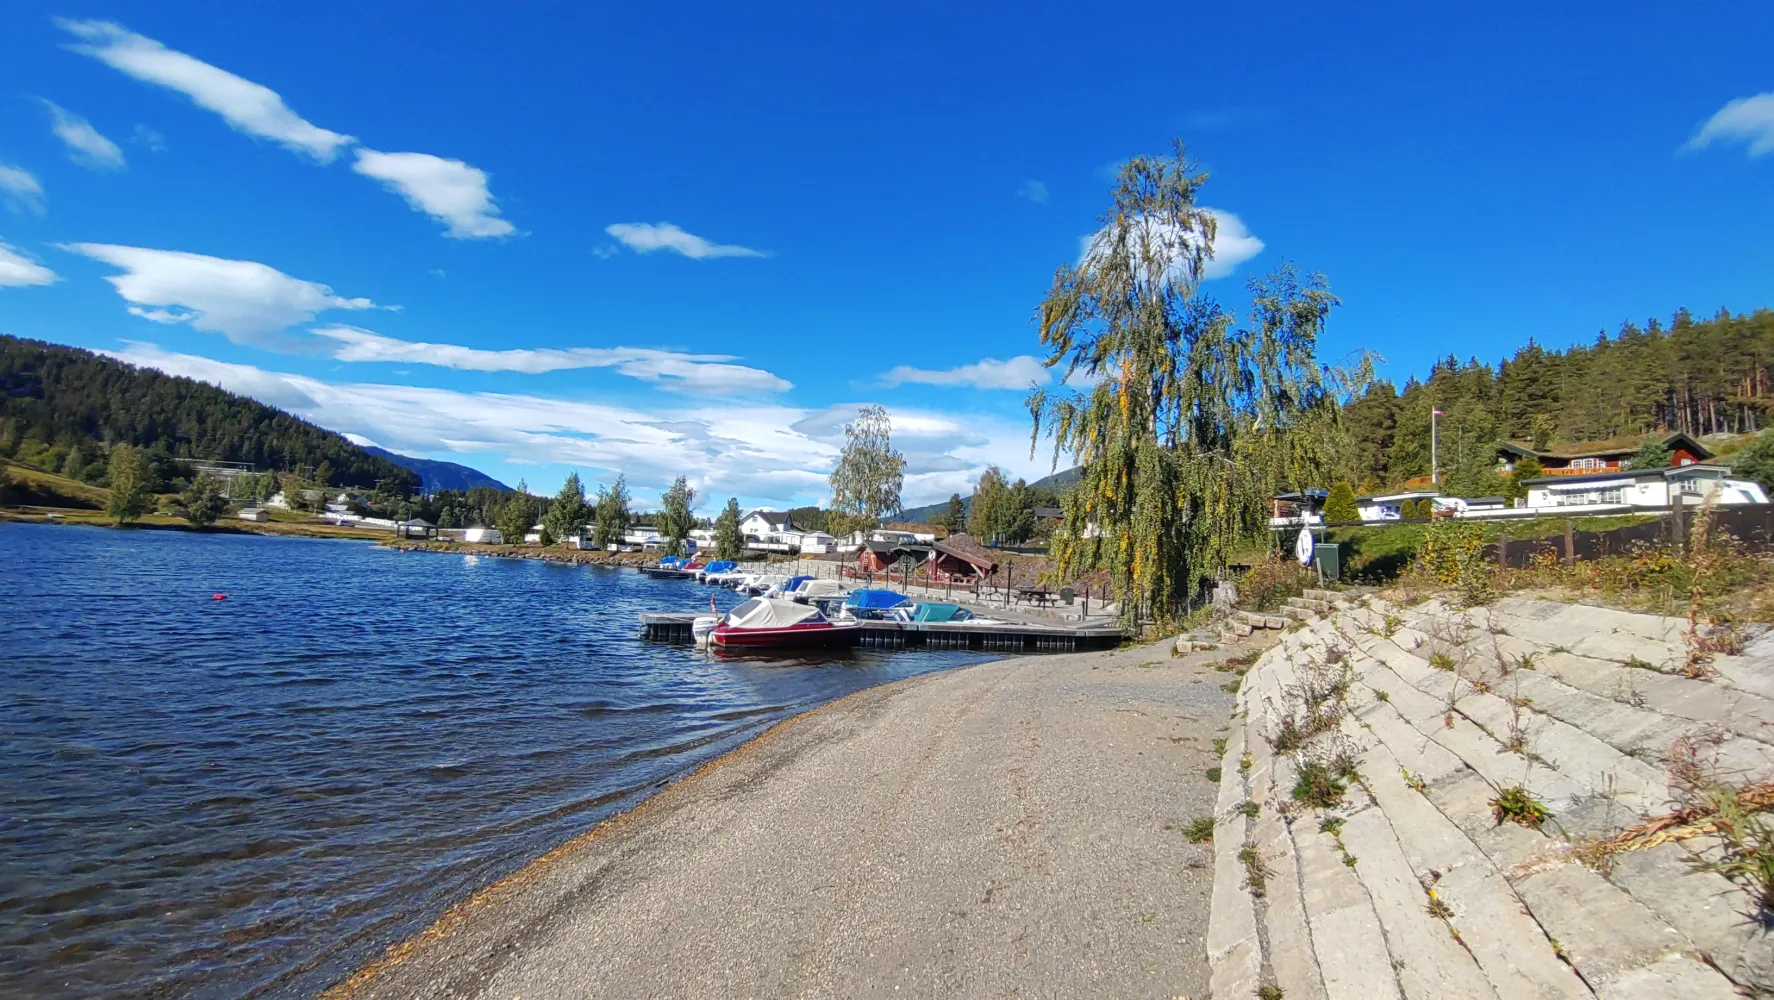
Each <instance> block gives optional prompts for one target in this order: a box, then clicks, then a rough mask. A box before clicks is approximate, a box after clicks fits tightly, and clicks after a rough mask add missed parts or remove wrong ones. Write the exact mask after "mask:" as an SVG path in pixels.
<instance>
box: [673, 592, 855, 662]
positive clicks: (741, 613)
mask: <svg viewBox="0 0 1774 1000" xmlns="http://www.w3.org/2000/svg"><path fill="white" fill-rule="evenodd" d="M692 627H694V626H692ZM861 634H862V626H861V625H860V624H859V623H857V622H836V623H834V622H832V621H830V620H828V619H827V618H826V617H825V615H823V614H820V612H819V609H818V608H815V607H811V606H809V605H806V604H796V603H795V602H793V601H784V600H780V599H777V598H771V597H754V598H752V599H751V600H749V601H743V602H741V603H740V604H739V605H738V606H737V607H735V608H734V609H733V610H732V611H729V612H727V614H726V615H724V616H723V617H722V618H721V620H720V622H719V624H717V625H715V627H714V631H713V632H712V633H711V634H710V638H711V639H712V640H713V642H714V644H715V645H716V646H718V647H720V648H722V649H734V648H738V649H810V648H817V647H832V646H848V645H851V644H853V643H855V642H856V640H857V637H858V636H860V635H861Z"/></svg>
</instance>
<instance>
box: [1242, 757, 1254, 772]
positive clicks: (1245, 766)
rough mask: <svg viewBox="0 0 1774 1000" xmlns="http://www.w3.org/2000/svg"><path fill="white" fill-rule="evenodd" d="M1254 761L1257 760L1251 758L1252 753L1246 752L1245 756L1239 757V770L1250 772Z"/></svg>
mask: <svg viewBox="0 0 1774 1000" xmlns="http://www.w3.org/2000/svg"><path fill="white" fill-rule="evenodd" d="M1254 763H1256V761H1254V760H1253V759H1252V758H1251V756H1250V754H1245V755H1244V756H1242V757H1240V758H1238V770H1239V771H1240V772H1241V773H1249V772H1250V766H1251V765H1252V764H1254Z"/></svg>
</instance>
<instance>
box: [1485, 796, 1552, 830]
mask: <svg viewBox="0 0 1774 1000" xmlns="http://www.w3.org/2000/svg"><path fill="white" fill-rule="evenodd" d="M1490 807H1491V815H1492V816H1493V817H1495V818H1496V820H1497V825H1498V826H1502V825H1503V823H1504V821H1505V820H1507V821H1509V822H1512V823H1519V824H1521V825H1522V826H1525V827H1527V828H1528V829H1530V830H1538V829H1540V828H1541V827H1542V826H1544V825H1545V824H1546V820H1547V819H1549V818H1550V817H1551V816H1552V814H1551V813H1550V812H1547V810H1546V807H1545V806H1544V805H1542V804H1541V803H1540V802H1538V801H1536V800H1535V799H1534V797H1533V796H1532V795H1529V794H1528V790H1527V789H1525V788H1523V787H1522V786H1520V785H1515V786H1513V787H1510V788H1505V789H1503V790H1502V791H1501V792H1498V793H1497V797H1496V798H1494V799H1492V800H1491V801H1490Z"/></svg>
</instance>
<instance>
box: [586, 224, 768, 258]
mask: <svg viewBox="0 0 1774 1000" xmlns="http://www.w3.org/2000/svg"><path fill="white" fill-rule="evenodd" d="M604 232H606V233H609V234H610V235H611V236H614V237H616V239H618V240H620V241H621V242H622V244H623V245H624V246H626V247H628V248H629V249H630V250H634V251H635V252H637V253H652V252H653V251H655V250H670V251H673V252H674V253H680V254H683V255H684V256H685V257H691V258H694V259H696V260H701V259H703V258H706V257H768V256H770V255H769V254H767V253H765V252H764V251H762V250H753V249H752V248H750V247H742V246H735V245H732V244H727V243H711V242H709V241H708V240H705V239H703V238H702V237H700V236H697V235H695V234H694V233H686V232H684V231H683V230H682V229H679V228H678V227H677V226H674V225H672V224H671V223H669V222H660V223H657V224H655V223H650V222H618V223H616V224H615V225H613V226H606V227H605V228H604Z"/></svg>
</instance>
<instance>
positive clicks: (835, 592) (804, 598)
mask: <svg viewBox="0 0 1774 1000" xmlns="http://www.w3.org/2000/svg"><path fill="white" fill-rule="evenodd" d="M848 593H849V591H848V590H846V589H845V587H844V582H843V581H842V580H813V579H808V580H805V581H803V582H802V583H801V585H800V586H799V587H796V588H795V589H794V590H793V591H791V592H790V593H789V595H788V597H789V600H792V601H795V602H797V603H800V604H806V603H808V602H809V601H811V600H813V599H814V598H816V597H844V596H846V595H848Z"/></svg>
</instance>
